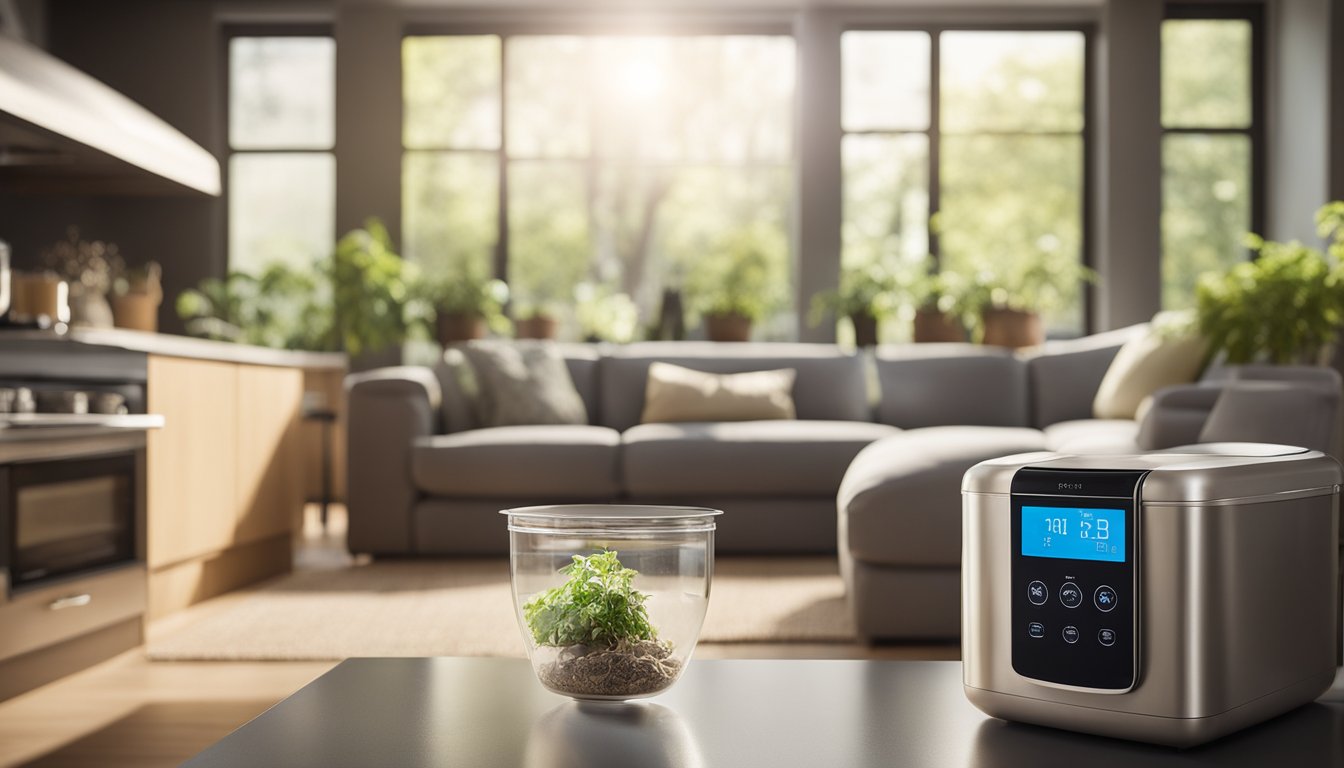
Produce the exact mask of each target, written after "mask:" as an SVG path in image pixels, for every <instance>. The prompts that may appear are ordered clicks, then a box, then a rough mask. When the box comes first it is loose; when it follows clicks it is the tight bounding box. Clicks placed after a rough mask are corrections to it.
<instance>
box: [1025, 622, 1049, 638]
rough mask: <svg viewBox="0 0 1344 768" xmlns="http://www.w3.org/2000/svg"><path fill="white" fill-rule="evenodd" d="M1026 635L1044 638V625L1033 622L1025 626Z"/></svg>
mask: <svg viewBox="0 0 1344 768" xmlns="http://www.w3.org/2000/svg"><path fill="white" fill-rule="evenodd" d="M1027 634H1028V635H1031V636H1032V637H1045V625H1044V624H1042V623H1041V622H1039V621H1033V622H1031V623H1030V624H1028V625H1027Z"/></svg>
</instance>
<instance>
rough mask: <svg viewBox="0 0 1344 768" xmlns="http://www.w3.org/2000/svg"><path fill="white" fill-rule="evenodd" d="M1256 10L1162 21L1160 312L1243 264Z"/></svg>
mask: <svg viewBox="0 0 1344 768" xmlns="http://www.w3.org/2000/svg"><path fill="white" fill-rule="evenodd" d="M1259 13H1260V11H1259V9H1258V7H1252V6H1249V5H1236V6H1210V5H1190V6H1172V7H1169V9H1168V18H1167V19H1166V20H1165V21H1164V22H1163V23H1162V132H1163V135H1162V306H1163V307H1165V308H1168V309H1175V308H1182V307H1189V306H1192V305H1193V304H1194V301H1195V285H1196V284H1197V283H1198V281H1199V276H1200V275H1201V274H1203V273H1205V272H1221V271H1224V270H1226V269H1227V268H1228V267H1230V266H1232V265H1234V264H1236V263H1237V262H1238V261H1242V260H1244V259H1246V258H1247V256H1248V252H1247V250H1246V246H1245V244H1244V242H1243V241H1244V237H1245V235H1246V233H1247V232H1249V231H1252V230H1258V229H1260V223H1261V221H1262V217H1261V215H1260V209H1261V202H1260V200H1259V193H1258V190H1259V179H1260V178H1261V173H1260V168H1261V167H1262V165H1261V161H1260V152H1261V149H1260V145H1261V141H1260V138H1259V136H1260V131H1261V125H1262V124H1263V119H1262V115H1261V107H1260V106H1259V103H1260V85H1259V80H1258V75H1257V74H1256V73H1257V72H1259V69H1260V68H1259V66H1258V65H1257V63H1256V62H1258V61H1260V59H1261V53H1260V51H1261V45H1262V44H1261V42H1260V31H1259Z"/></svg>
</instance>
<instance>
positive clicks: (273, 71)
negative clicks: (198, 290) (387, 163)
mask: <svg viewBox="0 0 1344 768" xmlns="http://www.w3.org/2000/svg"><path fill="white" fill-rule="evenodd" d="M335 56H336V44H335V41H334V40H332V39H331V38H330V37H326V36H309V37H292V36H287V37H270V36H268V37H258V36H235V37H231V38H229V68H228V75H229V85H228V113H229V114H228V137H229V161H228V200H229V203H228V205H229V209H228V222H229V227H228V229H229V235H228V237H229V246H228V260H229V269H230V270H239V271H249V272H255V271H257V270H259V269H260V268H261V267H263V266H265V265H266V264H268V263H270V262H274V261H281V262H285V263H288V264H290V265H293V266H304V265H307V264H310V263H312V261H313V260H314V259H317V258H320V257H323V256H325V255H326V254H328V253H329V252H330V250H331V247H332V239H333V237H334V234H335V232H334V230H335V217H336V160H335V157H334V156H333V155H332V152H331V150H332V146H333V144H334V142H335V135H336V119H335V95H336V86H335V69H336V58H335Z"/></svg>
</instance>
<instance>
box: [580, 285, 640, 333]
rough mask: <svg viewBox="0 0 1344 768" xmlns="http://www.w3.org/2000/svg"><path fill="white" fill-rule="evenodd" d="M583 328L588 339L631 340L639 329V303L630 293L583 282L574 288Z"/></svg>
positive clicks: (581, 328)
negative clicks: (636, 303)
mask: <svg viewBox="0 0 1344 768" xmlns="http://www.w3.org/2000/svg"><path fill="white" fill-rule="evenodd" d="M574 298H575V300H576V301H577V302H578V307H577V310H576V314H577V316H578V321H579V331H580V333H582V334H583V338H584V340H585V341H610V342H614V343H617V344H628V343H629V342H631V341H634V340H635V333H636V332H637V331H638V330H639V307H638V306H636V305H635V302H634V300H633V299H631V298H630V296H629V295H628V294H625V293H620V292H618V291H613V290H612V289H611V288H609V287H606V286H596V285H593V284H592V283H583V284H581V285H579V286H578V287H577V288H575V289H574Z"/></svg>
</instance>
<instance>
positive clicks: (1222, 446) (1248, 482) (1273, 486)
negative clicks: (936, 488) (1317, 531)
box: [962, 443, 1344, 504]
mask: <svg viewBox="0 0 1344 768" xmlns="http://www.w3.org/2000/svg"><path fill="white" fill-rule="evenodd" d="M1028 466H1030V467H1036V468H1039V469H1049V470H1072V469H1078V470H1090V471H1105V470H1112V469H1113V470H1130V471H1133V470H1147V471H1148V472H1149V474H1148V476H1147V477H1145V478H1144V481H1143V485H1142V488H1141V490H1140V498H1141V500H1142V501H1143V502H1145V503H1177V504H1183V503H1198V502H1210V501H1223V502H1226V501H1232V500H1239V499H1251V498H1259V497H1266V496H1274V495H1278V494H1289V493H1304V492H1311V491H1318V492H1320V493H1322V494H1324V493H1333V492H1335V487H1336V486H1338V485H1339V484H1340V483H1341V482H1344V473H1342V471H1341V469H1340V465H1339V462H1337V461H1335V460H1334V459H1332V458H1330V457H1329V456H1326V455H1325V454H1323V453H1321V452H1320V451H1309V450H1306V449H1305V448H1298V447H1296V446H1284V445H1271V444H1263V443H1207V444H1201V445H1190V446H1181V447H1179V448H1171V449H1168V450H1165V451H1155V452H1152V453H1142V454H1125V455H1083V456H1078V455H1068V454H1058V453H1029V454H1019V455H1017V456H1006V457H1003V458H1001V459H991V460H990V461H985V462H981V463H980V464H977V465H976V466H974V467H972V468H971V469H970V471H968V472H967V473H966V475H965V476H964V477H963V478H962V491H963V492H965V493H982V494H1004V495H1007V494H1008V493H1010V492H1011V489H1012V479H1013V475H1014V474H1016V472H1017V470H1019V469H1021V468H1023V467H1028Z"/></svg>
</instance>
